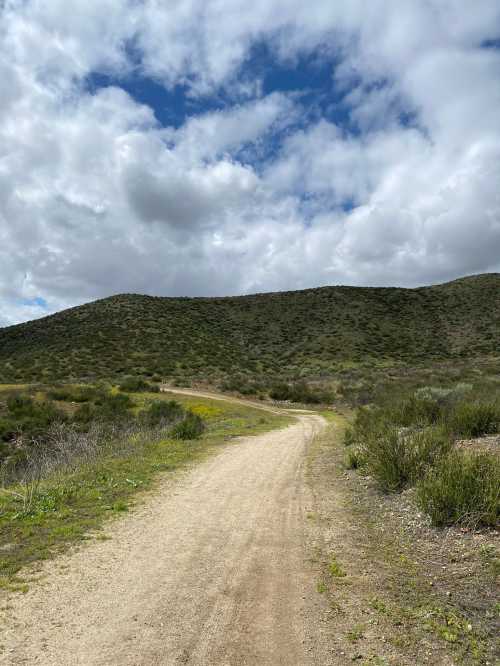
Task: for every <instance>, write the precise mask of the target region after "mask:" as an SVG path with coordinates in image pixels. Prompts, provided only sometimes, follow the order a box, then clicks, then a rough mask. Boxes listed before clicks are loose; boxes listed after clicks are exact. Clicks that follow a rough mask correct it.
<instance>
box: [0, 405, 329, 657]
mask: <svg viewBox="0 0 500 666" xmlns="http://www.w3.org/2000/svg"><path fill="white" fill-rule="evenodd" d="M296 418H297V423H296V424H294V425H292V426H290V427H288V428H286V429H282V430H280V431H274V432H270V433H267V434H265V435H261V436H257V437H248V438H245V439H240V440H238V441H236V442H234V443H232V444H229V445H228V446H227V447H225V448H224V449H223V450H222V451H221V452H220V453H218V454H217V455H214V456H213V457H211V458H209V459H208V460H206V461H204V462H203V463H201V464H198V465H196V466H193V467H192V468H191V469H190V470H188V471H187V472H184V473H182V474H181V475H179V476H178V477H177V478H176V479H175V480H173V481H172V480H165V482H164V483H162V484H160V487H159V489H158V491H157V492H156V493H155V494H154V495H151V496H147V497H146V501H145V502H143V503H142V504H141V505H140V506H139V507H137V508H136V509H134V511H132V512H131V513H130V514H129V515H127V516H126V517H125V518H123V519H121V520H120V521H118V522H116V523H114V524H112V525H111V526H110V527H109V528H108V533H109V535H110V536H111V539H110V540H107V541H92V542H90V543H88V544H87V545H85V546H83V547H81V548H79V549H77V550H74V551H73V552H71V553H69V554H67V555H65V556H62V557H59V558H57V559H56V560H53V561H51V562H47V563H45V564H44V565H43V567H42V577H41V580H40V581H39V582H38V583H37V584H35V585H33V587H32V588H31V589H30V590H29V591H28V592H27V593H26V594H25V595H14V596H12V598H11V599H10V600H9V607H8V610H7V612H6V614H5V617H6V619H5V620H4V622H3V625H4V626H3V627H2V634H3V635H2V637H1V639H0V642H1V643H2V646H3V651H2V656H1V657H0V663H2V664H43V665H44V666H50V665H57V666H71V665H80V664H81V665H85V666H94V665H106V666H113V665H115V664H116V665H118V664H120V665H125V666H126V665H131V664H134V665H139V664H141V665H146V664H147V665H150V664H151V665H152V664H162V665H170V664H172V665H173V664H198V665H202V664H203V665H212V664H217V665H228V666H229V665H230V666H236V665H239V664H252V665H259V666H265V665H266V664H272V665H278V664H284V665H286V666H307V665H309V664H311V665H312V664H321V665H327V664H332V663H338V662H337V661H332V659H333V657H332V655H331V653H330V651H329V647H328V641H327V640H326V639H325V635H324V633H323V630H322V626H323V625H322V621H323V619H322V614H324V613H325V608H324V603H325V602H324V599H323V597H322V596H321V595H319V594H318V593H317V591H316V585H317V578H316V575H315V572H314V570H313V569H312V567H313V565H312V564H311V563H310V562H309V558H310V549H309V544H308V543H307V522H308V518H307V514H308V511H310V506H311V501H312V498H311V496H310V490H309V489H308V485H307V483H305V482H304V468H305V461H306V452H307V449H308V446H309V444H310V442H311V441H312V438H313V437H314V436H315V435H316V434H317V433H318V432H319V431H320V430H321V429H322V428H323V426H324V425H325V421H324V419H323V418H322V417H321V416H318V415H312V414H300V415H299V414H297V416H296Z"/></svg>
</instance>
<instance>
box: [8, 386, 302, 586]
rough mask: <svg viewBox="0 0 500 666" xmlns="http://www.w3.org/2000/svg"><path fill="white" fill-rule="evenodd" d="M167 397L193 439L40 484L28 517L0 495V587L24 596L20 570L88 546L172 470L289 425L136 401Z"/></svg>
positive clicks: (251, 411) (278, 419) (241, 412)
mask: <svg viewBox="0 0 500 666" xmlns="http://www.w3.org/2000/svg"><path fill="white" fill-rule="evenodd" d="M172 397H174V398H175V400H177V401H178V402H180V403H182V404H183V405H184V406H186V407H189V408H190V409H191V410H193V411H194V412H195V413H198V414H200V416H202V417H203V418H204V419H205V421H206V423H207V429H206V432H205V433H204V434H203V436H202V437H201V438H200V439H197V440H190V441H183V440H168V439H167V440H163V441H159V442H153V443H151V442H141V441H138V442H137V443H136V446H135V448H133V447H132V448H131V447H128V448H127V449H125V451H126V453H116V452H114V451H113V450H110V451H108V452H107V453H105V454H103V456H102V457H100V458H99V459H98V460H97V461H95V462H93V463H91V464H87V465H82V466H81V467H78V468H77V469H76V471H73V472H72V473H58V474H55V475H54V476H53V477H51V478H49V479H47V480H45V481H44V482H43V483H42V484H41V486H40V488H39V490H38V493H37V496H36V498H35V500H34V502H33V503H32V505H31V509H30V511H29V512H26V513H23V511H22V502H21V500H20V498H19V497H17V496H16V495H15V494H12V491H13V492H16V490H20V489H16V488H9V489H8V490H9V492H6V491H4V492H3V493H2V494H0V587H4V588H5V587H7V588H9V589H17V590H20V591H23V590H24V589H26V587H25V581H24V580H23V579H22V578H19V575H20V572H21V569H22V568H23V567H25V566H26V565H29V564H32V563H34V562H37V561H40V560H44V559H47V558H50V557H53V556H54V555H55V554H57V553H59V552H62V551H63V550H65V549H66V548H67V547H68V546H69V545H70V544H72V543H75V542H77V541H81V540H84V539H87V538H89V535H90V534H92V533H95V531H96V530H99V529H100V528H102V526H103V524H104V523H105V521H107V520H108V519H109V518H111V517H113V516H117V515H120V514H121V513H123V512H125V511H127V510H128V508H129V506H130V505H131V503H132V502H133V500H134V499H135V498H136V497H137V495H138V493H140V492H144V491H145V490H148V489H151V488H152V487H153V486H154V484H155V482H156V481H157V480H158V478H159V475H160V474H161V473H167V472H172V471H175V470H178V469H180V468H182V467H184V466H186V465H187V464H189V463H192V462H195V461H198V460H201V459H202V458H204V457H205V456H207V455H208V454H210V453H211V452H213V451H215V450H216V449H217V447H220V446H221V445H222V444H223V443H224V442H227V440H230V439H232V438H234V437H238V436H241V435H256V434H259V433H262V432H266V431H268V430H272V429H275V428H279V427H283V426H285V425H288V424H290V423H291V422H293V419H292V418H291V417H288V416H286V415H276V414H273V413H270V412H265V411H262V410H259V409H255V408H253V407H247V406H245V405H242V404H236V403H230V402H226V401H218V400H211V399H205V398H195V397H188V396H183V395H175V396H172V394H163V395H158V394H152V395H150V396H149V395H147V394H137V395H135V396H134V399H135V400H137V403H138V404H139V407H140V403H141V401H145V400H147V399H151V398H153V399H155V400H158V399H165V400H170V399H172Z"/></svg>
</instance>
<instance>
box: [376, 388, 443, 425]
mask: <svg viewBox="0 0 500 666" xmlns="http://www.w3.org/2000/svg"><path fill="white" fill-rule="evenodd" d="M440 417H441V406H440V404H439V402H438V401H437V400H435V399H434V398H428V397H418V396H416V395H414V396H411V397H410V398H407V399H406V400H401V401H400V402H399V403H396V405H395V406H394V407H391V408H389V409H388V413H387V418H389V419H390V420H391V421H392V423H395V424H397V425H401V426H406V427H409V426H413V425H431V424H433V423H437V422H438V421H439V419H440Z"/></svg>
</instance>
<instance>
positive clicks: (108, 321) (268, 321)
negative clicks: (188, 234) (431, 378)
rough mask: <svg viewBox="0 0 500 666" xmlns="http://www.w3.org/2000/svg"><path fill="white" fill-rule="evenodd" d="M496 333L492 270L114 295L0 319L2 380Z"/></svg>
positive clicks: (363, 352)
mask: <svg viewBox="0 0 500 666" xmlns="http://www.w3.org/2000/svg"><path fill="white" fill-rule="evenodd" d="M499 343H500V275H499V274H487V275H479V276H474V277H469V278H463V279H461V280H456V281H454V282H450V283H448V284H444V285H438V286H432V287H423V288H419V289H395V288H387V289H386V288H384V289H379V288H364V287H322V288H319V289H306V290H303V291H290V292H281V293H271V294H257V295H254V296H239V297H230V298H159V297H151V296H139V295H134V294H123V295H119V296H113V297H111V298H105V299H103V300H99V301H96V302H94V303H89V304H87V305H83V306H80V307H77V308H72V309H70V310H65V311H63V312H60V313H58V314H55V315H52V316H50V317H45V318H43V319H38V320H35V321H31V322H28V323H25V324H19V325H17V326H10V327H8V328H3V329H0V381H2V382H13V381H43V380H54V379H62V380H63V379H70V378H71V379H72V378H86V377H88V378H94V377H113V376H118V375H128V374H152V373H155V374H159V375H161V376H162V377H168V376H176V375H177V376H196V377H202V376H209V377H221V376H225V375H231V374H234V373H238V372H243V373H249V374H252V375H256V374H261V373H266V374H286V375H290V376H291V375H294V374H296V375H298V374H302V375H312V374H317V373H318V372H322V373H325V374H326V373H330V372H335V371H336V370H337V369H339V368H340V367H345V366H346V365H349V364H354V365H357V364H360V363H372V364H373V363H375V364H379V363H380V364H384V365H385V364H415V363H422V362H423V363H429V362H432V361H439V360H446V359H454V358H457V359H467V358H474V357H480V356H488V355H497V354H499V352H500V344H499Z"/></svg>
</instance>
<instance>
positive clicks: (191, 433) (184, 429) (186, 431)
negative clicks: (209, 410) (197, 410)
mask: <svg viewBox="0 0 500 666" xmlns="http://www.w3.org/2000/svg"><path fill="white" fill-rule="evenodd" d="M204 430H205V423H204V422H203V419H202V418H201V417H200V416H198V414H193V412H187V413H186V416H185V417H184V418H183V419H182V421H179V423H177V424H176V425H175V426H174V427H173V428H172V430H171V435H172V437H173V438H174V439H198V437H200V436H201V435H202V434H203V431H204Z"/></svg>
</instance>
